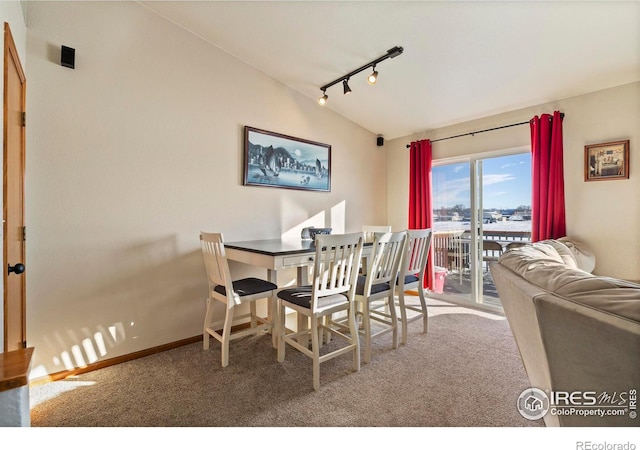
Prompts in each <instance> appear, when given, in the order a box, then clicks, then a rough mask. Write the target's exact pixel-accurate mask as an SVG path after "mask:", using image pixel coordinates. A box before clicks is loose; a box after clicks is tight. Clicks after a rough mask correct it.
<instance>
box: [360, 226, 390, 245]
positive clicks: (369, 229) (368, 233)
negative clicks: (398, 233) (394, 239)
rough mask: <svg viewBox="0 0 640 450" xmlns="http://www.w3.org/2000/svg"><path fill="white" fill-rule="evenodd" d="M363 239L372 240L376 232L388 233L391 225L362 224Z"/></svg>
mask: <svg viewBox="0 0 640 450" xmlns="http://www.w3.org/2000/svg"><path fill="white" fill-rule="evenodd" d="M362 232H363V233H364V241H365V242H372V241H373V238H374V237H375V234H376V233H390V232H391V225H362Z"/></svg>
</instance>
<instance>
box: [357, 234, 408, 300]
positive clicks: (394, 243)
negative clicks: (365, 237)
mask: <svg viewBox="0 0 640 450" xmlns="http://www.w3.org/2000/svg"><path fill="white" fill-rule="evenodd" d="M406 241H407V233H406V231H400V232H396V233H376V235H375V240H374V242H373V249H372V251H371V257H370V261H371V264H369V266H370V267H368V268H367V278H366V283H365V287H364V293H365V295H368V294H369V293H370V292H371V286H373V285H374V284H380V283H391V284H395V282H396V278H397V276H398V271H399V268H400V262H401V260H402V257H403V256H404V253H405V246H406Z"/></svg>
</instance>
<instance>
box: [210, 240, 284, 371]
mask: <svg viewBox="0 0 640 450" xmlns="http://www.w3.org/2000/svg"><path fill="white" fill-rule="evenodd" d="M200 243H201V246H202V256H203V258H204V266H205V269H206V272H207V280H208V282H209V294H208V296H207V299H206V313H205V319H204V330H203V348H204V349H205V350H208V349H209V336H213V337H214V338H215V339H217V340H218V341H219V342H220V344H221V345H222V358H221V359H222V367H226V366H228V365H229V342H230V341H231V340H233V339H238V338H241V337H244V336H248V335H251V334H258V333H261V332H263V331H269V330H271V333H272V337H273V345H274V347H275V346H276V340H277V328H276V329H274V324H276V325H277V320H276V319H275V316H274V315H275V314H277V311H276V307H275V306H276V295H275V293H276V290H277V289H278V286H276V285H275V284H273V283H271V282H269V281H265V280H262V279H259V278H243V279H240V280H236V281H232V280H231V273H230V271H229V263H228V261H227V256H226V253H225V249H224V239H223V236H222V233H205V232H201V233H200ZM264 298H268V299H269V316H270V318H269V317H267V318H263V317H258V315H257V312H256V300H260V299H264ZM242 303H249V312H248V313H244V314H235V312H236V308H238V307H239V306H240V305H241V304H242ZM221 304H222V305H224V308H225V310H224V311H223V312H224V318H220V319H218V320H215V321H214V313H215V309H216V307H217V306H219V305H221ZM218 309H220V308H218ZM247 319H249V321H248V327H246V326H245V327H244V328H242V329H240V327H238V328H239V329H238V330H237V331H236V330H233V328H232V327H233V326H235V325H238V324H240V323H241V322H242V323H246V322H247Z"/></svg>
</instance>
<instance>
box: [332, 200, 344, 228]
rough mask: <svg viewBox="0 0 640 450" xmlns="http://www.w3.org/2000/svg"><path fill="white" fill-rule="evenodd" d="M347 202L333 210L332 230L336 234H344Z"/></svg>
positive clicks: (339, 204)
mask: <svg viewBox="0 0 640 450" xmlns="http://www.w3.org/2000/svg"><path fill="white" fill-rule="evenodd" d="M346 217H347V202H346V201H345V200H342V201H341V202H340V203H338V204H337V205H335V206H334V207H332V208H331V218H330V220H331V228H333V231H332V233H334V234H344V232H345V231H344V230H345V229H346V222H347V219H346Z"/></svg>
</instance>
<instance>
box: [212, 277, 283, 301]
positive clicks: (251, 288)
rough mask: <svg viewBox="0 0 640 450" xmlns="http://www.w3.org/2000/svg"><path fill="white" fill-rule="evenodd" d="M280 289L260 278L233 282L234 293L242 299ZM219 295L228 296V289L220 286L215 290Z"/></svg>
mask: <svg viewBox="0 0 640 450" xmlns="http://www.w3.org/2000/svg"><path fill="white" fill-rule="evenodd" d="M276 289H278V286H276V285H275V284H273V283H271V282H269V281H265V280H261V279H259V278H243V279H242V280H237V281H234V282H233V291H234V292H235V293H236V294H238V295H239V296H240V297H244V296H247V295H253V294H260V293H262V292H269V291H273V290H276ZM213 290H214V291H216V292H217V293H218V294H222V295H227V289H226V288H225V287H224V286H221V285H218V286H216V287H215V288H213Z"/></svg>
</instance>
